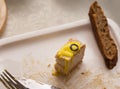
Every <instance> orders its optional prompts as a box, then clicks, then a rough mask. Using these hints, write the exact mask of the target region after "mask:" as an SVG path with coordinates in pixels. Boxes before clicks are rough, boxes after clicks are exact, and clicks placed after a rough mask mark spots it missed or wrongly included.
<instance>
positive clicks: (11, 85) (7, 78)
mask: <svg viewBox="0 0 120 89" xmlns="http://www.w3.org/2000/svg"><path fill="white" fill-rule="evenodd" d="M2 73H3V74H1V75H0V76H1V77H0V81H1V82H2V83H3V85H4V86H5V87H6V88H7V89H29V88H26V87H25V86H24V85H23V84H21V83H20V82H19V81H18V80H16V79H15V78H14V77H13V76H12V75H11V74H10V73H9V72H8V71H7V70H4V72H2Z"/></svg>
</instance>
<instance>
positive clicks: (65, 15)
mask: <svg viewBox="0 0 120 89" xmlns="http://www.w3.org/2000/svg"><path fill="white" fill-rule="evenodd" d="M93 1H94V0H6V3H7V7H8V20H7V25H6V29H5V32H4V34H3V35H2V37H1V38H5V37H10V36H13V35H18V34H22V33H26V32H31V31H35V30H40V29H42V28H47V27H51V26H56V25H61V24H65V23H70V22H74V21H78V20H81V19H88V10H89V6H90V5H91V4H92V2H93ZM98 2H99V4H100V5H101V6H102V8H103V10H104V13H105V15H106V16H107V17H109V18H111V19H113V20H114V21H115V22H117V23H118V25H119V24H120V19H119V16H120V12H119V7H120V5H119V4H120V0H98ZM119 26H120V25H119Z"/></svg>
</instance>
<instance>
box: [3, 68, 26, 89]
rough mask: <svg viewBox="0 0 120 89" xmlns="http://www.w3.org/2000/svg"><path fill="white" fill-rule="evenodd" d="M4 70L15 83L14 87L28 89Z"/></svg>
mask: <svg viewBox="0 0 120 89" xmlns="http://www.w3.org/2000/svg"><path fill="white" fill-rule="evenodd" d="M5 72H6V74H7V75H8V76H9V77H10V78H11V79H12V80H13V81H14V82H15V83H16V87H17V88H18V89H28V88H26V87H25V86H23V85H22V84H21V83H20V82H19V81H18V80H16V79H15V78H14V77H13V76H12V75H11V74H10V73H9V72H8V71H7V70H5Z"/></svg>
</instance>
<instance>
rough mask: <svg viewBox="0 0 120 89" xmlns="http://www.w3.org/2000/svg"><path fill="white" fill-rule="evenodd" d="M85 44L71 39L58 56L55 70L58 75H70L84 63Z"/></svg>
mask: <svg viewBox="0 0 120 89" xmlns="http://www.w3.org/2000/svg"><path fill="white" fill-rule="evenodd" d="M85 47H86V46H85V44H83V43H81V42H80V41H78V40H73V39H70V40H69V41H68V42H67V43H66V44H65V45H64V46H63V47H62V48H61V49H60V50H59V51H58V52H57V54H56V56H55V58H56V64H55V69H56V71H57V72H58V73H60V74H63V75H68V74H69V73H70V72H71V71H72V70H73V69H74V68H76V67H77V65H78V64H80V63H81V62H82V59H83V56H84V51H85Z"/></svg>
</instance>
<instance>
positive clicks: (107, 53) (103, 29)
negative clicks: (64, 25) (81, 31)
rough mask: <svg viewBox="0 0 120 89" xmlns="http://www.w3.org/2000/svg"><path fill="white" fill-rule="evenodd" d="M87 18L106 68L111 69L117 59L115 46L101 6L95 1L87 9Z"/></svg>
mask: <svg viewBox="0 0 120 89" xmlns="http://www.w3.org/2000/svg"><path fill="white" fill-rule="evenodd" d="M89 18H90V21H91V25H92V29H93V33H94V35H95V38H96V41H97V44H98V46H99V49H100V51H101V53H102V55H103V57H104V60H105V63H106V66H107V68H109V69H112V68H113V67H114V66H116V63H117V61H118V50H117V46H116V44H115V42H114V40H113V39H112V37H111V35H110V32H109V27H108V22H107V18H106V16H104V12H103V10H102V8H101V7H100V6H99V5H98V3H97V1H95V2H94V3H93V4H92V5H91V6H90V9H89Z"/></svg>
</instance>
